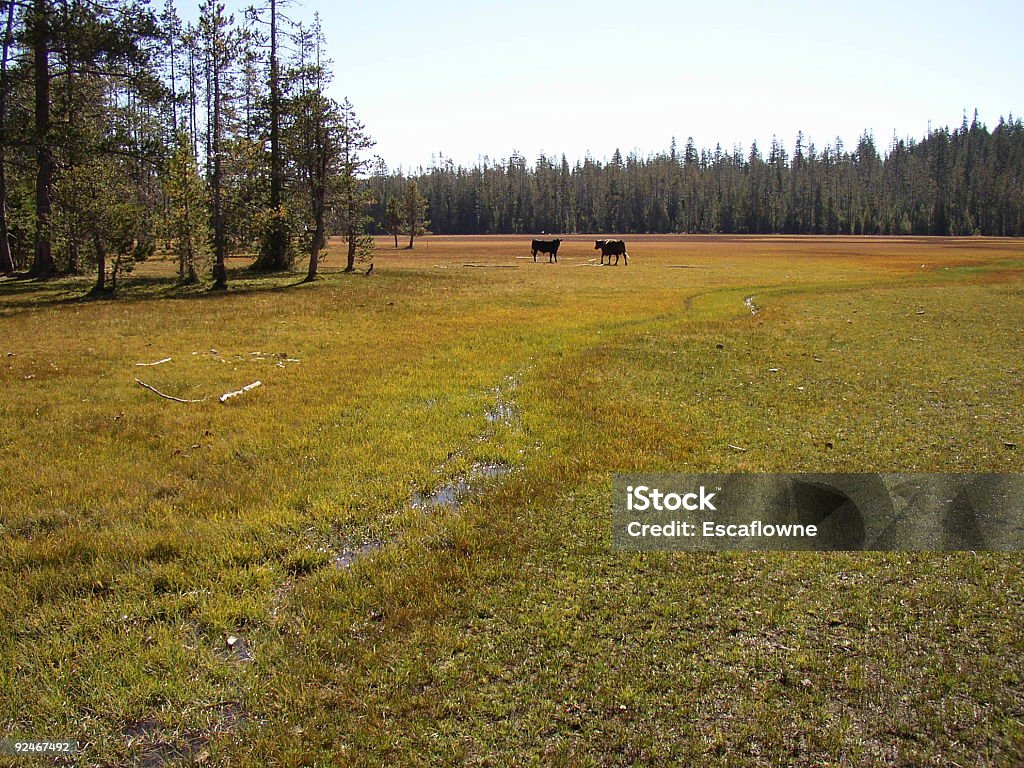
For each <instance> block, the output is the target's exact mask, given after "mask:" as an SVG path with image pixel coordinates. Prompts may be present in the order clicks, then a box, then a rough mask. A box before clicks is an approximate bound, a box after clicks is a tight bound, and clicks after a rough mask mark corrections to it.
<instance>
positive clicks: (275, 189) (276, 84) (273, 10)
mask: <svg viewBox="0 0 1024 768" xmlns="http://www.w3.org/2000/svg"><path fill="white" fill-rule="evenodd" d="M280 79H281V78H280V74H279V72H278V63H277V0H270V209H271V210H272V211H273V212H274V214H275V218H274V232H273V236H272V238H271V241H270V242H271V246H270V248H271V253H270V264H269V267H270V268H271V269H284V268H285V254H284V252H285V241H284V237H283V232H282V224H281V219H280V218H279V217H278V216H276V214H278V213H279V212H280V210H281V190H282V188H283V187H284V173H283V171H282V168H281V138H280V137H281V84H280Z"/></svg>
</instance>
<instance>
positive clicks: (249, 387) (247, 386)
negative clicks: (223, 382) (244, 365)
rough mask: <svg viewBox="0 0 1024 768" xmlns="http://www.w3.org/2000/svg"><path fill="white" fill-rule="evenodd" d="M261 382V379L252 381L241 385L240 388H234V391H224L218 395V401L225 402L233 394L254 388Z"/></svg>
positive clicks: (239, 393)
mask: <svg viewBox="0 0 1024 768" xmlns="http://www.w3.org/2000/svg"><path fill="white" fill-rule="evenodd" d="M262 383H263V382H262V381H254V382H253V383H252V384H246V385H245V386H244V387H242V388H241V389H236V390H235V391H234V392H225V393H224V394H223V395H221V396H220V401H221V402H222V403H223V402H226V401H227V400H229V399H231V398H232V397H234V396H235V395H241V394H242V393H243V392H248V391H249V390H250V389H256V387H258V386H260V385H261V384H262Z"/></svg>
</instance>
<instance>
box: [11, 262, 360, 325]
mask: <svg viewBox="0 0 1024 768" xmlns="http://www.w3.org/2000/svg"><path fill="white" fill-rule="evenodd" d="M328 274H330V275H335V274H342V273H341V272H337V273H335V272H330V273H328ZM320 277H321V276H320V275H318V278H317V280H314V281H310V280H308V279H307V278H306V273H305V272H298V271H294V272H278V273H266V272H254V271H253V270H251V269H250V268H249V267H247V266H244V267H231V268H229V269H228V288H227V290H226V291H215V290H212V288H211V283H210V282H209V281H200V282H197V283H191V284H182V283H179V282H178V279H177V276H175V275H139V276H128V277H127V278H122V283H121V285H120V286H119V287H118V289H117V290H116V291H110V290H106V291H96V290H95V288H94V286H95V282H96V279H95V277H93V276H88V275H57V276H54V277H50V278H34V277H28V276H27V275H15V276H13V277H9V278H0V314H3V313H5V311H6V312H9V311H10V310H25V309H33V308H44V307H52V306H64V305H74V304H91V303H94V302H117V303H120V304H125V303H128V304H131V303H136V302H142V301H152V300H154V299H219V298H223V297H226V296H239V295H249V294H258V293H279V292H281V291H285V290H288V289H290V288H297V287H299V286H303V285H313V284H315V283H316V282H318V281H319V278H320Z"/></svg>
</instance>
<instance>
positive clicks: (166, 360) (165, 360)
mask: <svg viewBox="0 0 1024 768" xmlns="http://www.w3.org/2000/svg"><path fill="white" fill-rule="evenodd" d="M169 362H171V358H169V357H165V358H164V359H163V360H157V361H156V362H155V363H136V364H135V367H136V368H138V367H140V366H149V365H160V364H161V363H169Z"/></svg>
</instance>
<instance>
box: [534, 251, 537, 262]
mask: <svg viewBox="0 0 1024 768" xmlns="http://www.w3.org/2000/svg"><path fill="white" fill-rule="evenodd" d="M533 263H534V264H536V263H537V252H536V251H534V252H533Z"/></svg>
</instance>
